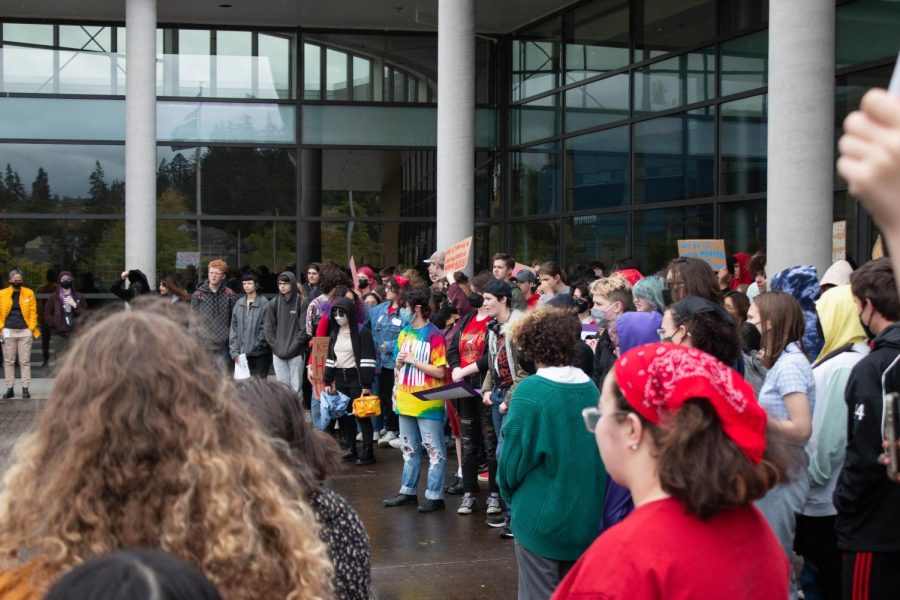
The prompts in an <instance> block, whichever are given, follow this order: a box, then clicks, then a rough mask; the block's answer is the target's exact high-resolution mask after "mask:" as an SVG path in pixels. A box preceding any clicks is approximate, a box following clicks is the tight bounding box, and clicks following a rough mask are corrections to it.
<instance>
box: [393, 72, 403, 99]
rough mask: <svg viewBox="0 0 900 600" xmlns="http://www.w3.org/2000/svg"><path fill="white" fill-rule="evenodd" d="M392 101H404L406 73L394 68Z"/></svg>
mask: <svg viewBox="0 0 900 600" xmlns="http://www.w3.org/2000/svg"><path fill="white" fill-rule="evenodd" d="M393 100H394V102H405V101H406V74H405V73H403V72H401V71H398V70H396V69H394V97H393Z"/></svg>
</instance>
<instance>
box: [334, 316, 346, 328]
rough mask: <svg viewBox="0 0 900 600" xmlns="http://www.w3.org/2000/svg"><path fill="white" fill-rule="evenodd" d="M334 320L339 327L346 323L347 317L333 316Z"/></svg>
mask: <svg viewBox="0 0 900 600" xmlns="http://www.w3.org/2000/svg"><path fill="white" fill-rule="evenodd" d="M334 320H335V321H337V324H338V325H340V326H341V327H343V326H344V325H346V324H347V317H344V316H335V317H334Z"/></svg>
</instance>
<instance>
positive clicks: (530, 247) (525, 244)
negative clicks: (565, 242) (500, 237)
mask: <svg viewBox="0 0 900 600" xmlns="http://www.w3.org/2000/svg"><path fill="white" fill-rule="evenodd" d="M509 239H510V248H511V251H510V253H511V254H512V255H513V256H515V257H516V260H517V261H519V262H520V263H522V264H531V263H532V262H534V261H536V260H540V261H548V260H555V261H558V260H559V245H558V243H559V221H527V222H523V223H510V224H509Z"/></svg>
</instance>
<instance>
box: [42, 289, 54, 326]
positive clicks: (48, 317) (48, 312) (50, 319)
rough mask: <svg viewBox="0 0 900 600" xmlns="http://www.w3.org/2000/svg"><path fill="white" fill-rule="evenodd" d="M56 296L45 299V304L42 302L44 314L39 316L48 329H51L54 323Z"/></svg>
mask: <svg viewBox="0 0 900 600" xmlns="http://www.w3.org/2000/svg"><path fill="white" fill-rule="evenodd" d="M55 305H56V296H50V297H49V298H47V300H46V302H44V313H43V314H42V315H41V318H43V320H44V323H46V324H47V325H49V326H50V329H53V323H55V322H56V320H55V319H56V306H55Z"/></svg>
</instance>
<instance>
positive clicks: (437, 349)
mask: <svg viewBox="0 0 900 600" xmlns="http://www.w3.org/2000/svg"><path fill="white" fill-rule="evenodd" d="M397 352H398V353H399V352H409V353H411V354H412V355H413V357H414V358H415V359H416V360H417V361H419V362H423V363H427V364H431V365H433V366H436V367H445V366H447V345H446V343H445V341H444V336H443V335H442V334H441V332H440V330H439V329H438V328H437V327H435V326H434V325H432V324H431V323H428V324H426V325H425V326H424V327H421V328H419V329H414V328H413V327H412V326H407V327H405V328H403V330H402V331H401V332H400V336H399V337H398V338H397ZM397 368H398V370H399V378H398V383H397V414H401V415H404V416H407V417H416V418H421V419H436V420H443V418H444V400H431V401H424V400H419V399H418V398H416V397H415V396H413V393H414V392H420V391H422V390H429V389H432V388H436V387H440V386H442V385H444V380H443V379H436V378H434V377H432V376H430V375H428V374H427V373H425V372H424V371H421V370H419V369H417V368H415V367H414V366H412V365H408V364H404V365H400V364H398V365H397Z"/></svg>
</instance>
